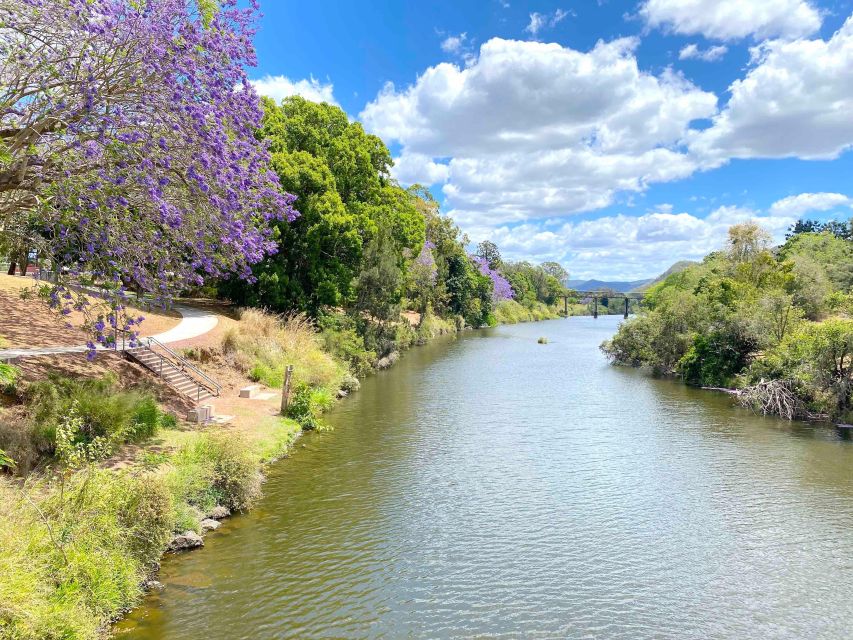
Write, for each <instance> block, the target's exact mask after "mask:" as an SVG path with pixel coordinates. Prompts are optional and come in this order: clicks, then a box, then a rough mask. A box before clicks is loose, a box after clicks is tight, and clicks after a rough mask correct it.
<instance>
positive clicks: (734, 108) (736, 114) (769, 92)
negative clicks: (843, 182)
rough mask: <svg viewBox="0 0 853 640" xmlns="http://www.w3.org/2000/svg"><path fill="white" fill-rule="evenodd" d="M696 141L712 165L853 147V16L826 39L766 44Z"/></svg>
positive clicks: (818, 155) (828, 154) (826, 154)
mask: <svg viewBox="0 0 853 640" xmlns="http://www.w3.org/2000/svg"><path fill="white" fill-rule="evenodd" d="M752 54H753V62H752V68H751V69H750V70H749V72H748V73H747V74H746V76H745V77H744V78H743V79H740V80H736V81H735V82H733V83H732V84H731V86H730V87H729V91H730V92H731V98H730V99H729V102H728V104H727V105H726V107H725V109H723V111H722V112H721V113H720V114H719V115H718V116H716V117H715V118H714V123H713V126H712V127H711V128H710V129H707V130H705V131H703V132H701V133H699V134H696V136H695V140H694V141H693V142H692V143H691V151H692V152H694V154H696V155H697V156H700V157H702V158H703V161H704V162H705V163H706V164H707V165H708V166H714V165H715V164H721V163H722V162H725V161H726V160H727V159H729V158H732V157H735V158H759V157H760V158H782V157H798V158H805V159H825V158H834V157H837V156H838V155H839V154H841V153H842V152H843V151H844V150H845V149H848V148H850V147H851V146H853V117H851V114H853V17H850V18H848V19H847V21H846V22H845V23H844V25H843V26H842V27H841V28H840V29H839V30H838V31H837V32H836V33H835V34H834V35H833V36H832V37H831V38H830V39H829V40H827V41H824V40H821V39H815V40H797V41H794V42H783V41H772V42H766V43H764V44H762V45H760V46H757V47H755V48H753V49H752Z"/></svg>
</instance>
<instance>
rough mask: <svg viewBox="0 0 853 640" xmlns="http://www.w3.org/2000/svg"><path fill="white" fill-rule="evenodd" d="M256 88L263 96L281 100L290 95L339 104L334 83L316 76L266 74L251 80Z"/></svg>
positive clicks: (277, 100)
mask: <svg viewBox="0 0 853 640" xmlns="http://www.w3.org/2000/svg"><path fill="white" fill-rule="evenodd" d="M251 83H252V85H254V87H255V90H256V91H257V92H258V93H259V94H261V95H262V96H268V97H270V98H272V99H273V100H275V101H276V102H280V101H281V100H283V99H284V98H287V97H288V96H302V97H303V98H305V99H306V100H311V101H313V102H328V103H329V104H333V105H337V104H338V102H337V101H336V100H335V97H334V93H333V91H334V86H333V85H332V83H331V82H330V83H328V84H323V83H322V82H320V81H319V80H317V79H316V78H313V77H312V78H309V79H307V80H305V79H303V80H291V79H290V78H288V77H286V76H271V75H265V76H264V77H262V78H261V79H260V80H251Z"/></svg>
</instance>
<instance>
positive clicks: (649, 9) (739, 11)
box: [640, 0, 821, 40]
mask: <svg viewBox="0 0 853 640" xmlns="http://www.w3.org/2000/svg"><path fill="white" fill-rule="evenodd" d="M640 16H642V18H643V19H644V20H645V21H646V23H647V24H648V25H649V26H650V27H660V28H665V29H669V30H672V31H674V32H675V33H680V34H682V35H699V34H701V35H703V36H705V37H706V38H713V39H716V40H736V39H741V38H746V37H748V36H752V37H753V38H755V39H756V40H764V39H769V38H785V39H794V38H799V37H803V36H808V35H811V34H813V33H815V32H816V31H818V29H820V25H821V15H820V12H819V11H818V10H817V9H816V8H815V7H814V6H813V4H812V3H811V2H808V1H806V0H714V1H713V2H708V1H707V0H646V2H644V3H643V4H642V5H641V7H640Z"/></svg>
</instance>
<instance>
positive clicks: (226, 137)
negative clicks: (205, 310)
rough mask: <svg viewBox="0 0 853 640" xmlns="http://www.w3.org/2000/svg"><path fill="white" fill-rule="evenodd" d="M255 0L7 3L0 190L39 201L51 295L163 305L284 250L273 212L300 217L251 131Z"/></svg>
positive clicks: (18, 203)
mask: <svg viewBox="0 0 853 640" xmlns="http://www.w3.org/2000/svg"><path fill="white" fill-rule="evenodd" d="M245 4H246V3H244V2H239V1H238V0H219V1H218V3H216V5H213V4H211V3H209V2H201V1H199V0H145V1H144V2H135V1H132V0H0V24H2V28H0V52H2V54H3V55H2V58H0V60H2V61H0V78H2V82H0V84H2V87H0V94H2V102H3V104H4V105H7V106H9V108H8V109H5V110H4V111H3V112H2V113H0V129H2V130H3V131H4V132H6V138H5V140H4V142H5V143H6V148H8V150H9V153H10V154H11V161H9V162H4V163H3V164H0V195H2V196H4V198H0V202H2V203H4V205H5V206H9V203H11V206H12V208H11V209H10V211H12V212H15V211H24V210H30V211H34V212H35V217H34V220H35V224H34V225H33V227H34V228H35V229H36V233H35V234H33V238H32V242H33V248H37V249H39V251H40V252H41V253H42V254H43V255H47V256H49V257H50V261H51V262H52V267H53V270H54V271H55V272H57V273H58V274H59V283H58V285H57V288H56V291H54V294H53V296H52V297H51V300H52V302H53V303H54V306H55V307H57V308H64V309H70V308H75V309H78V310H81V311H84V312H85V311H86V309H87V307H88V306H89V305H90V304H91V303H90V302H88V301H86V300H85V299H83V296H82V295H80V293H79V292H80V291H81V290H80V288H79V287H77V286H72V283H73V284H74V285H80V284H82V285H87V286H90V287H95V288H97V290H99V291H100V292H101V294H100V295H101V298H102V299H103V300H104V301H105V303H106V305H107V306H108V307H109V308H110V309H109V312H110V313H117V312H118V311H121V310H122V309H123V306H124V302H125V299H126V292H125V290H126V288H131V289H132V290H137V291H142V292H147V293H148V294H150V295H152V296H153V297H154V298H155V299H159V300H164V301H165V300H167V299H168V298H169V297H170V296H171V295H173V294H174V293H175V292H179V291H181V290H183V289H186V288H187V287H190V286H194V285H199V284H201V283H202V282H203V281H204V280H205V279H206V278H211V277H213V278H215V277H222V276H226V275H231V274H236V275H238V276H242V277H245V278H249V277H251V265H252V264H253V263H255V262H257V261H259V260H260V259H261V258H263V256H264V255H266V254H268V253H271V252H273V251H274V250H275V243H274V242H273V241H272V238H271V235H270V234H271V229H270V224H269V222H270V221H272V220H280V219H287V220H293V219H294V218H295V217H296V216H297V215H298V213H297V212H296V211H295V210H294V208H293V206H292V205H293V201H294V198H293V196H290V195H288V194H285V193H283V192H282V191H281V188H280V185H279V182H278V178H277V176H276V175H275V173H273V172H272V171H271V169H270V165H269V162H270V157H269V153H268V151H267V148H266V146H265V144H264V143H263V142H261V141H259V140H258V139H257V138H256V136H255V132H256V131H257V129H258V128H259V126H260V123H261V118H262V110H261V107H260V103H259V99H258V96H257V95H256V93H255V91H254V90H253V88H252V86H251V84H250V83H249V81H248V79H247V76H246V72H245V68H246V67H248V66H254V65H255V64H256V59H255V52H254V48H253V45H252V38H253V36H254V30H253V29H254V27H253V25H254V22H255V19H256V15H257V9H258V6H257V2H256V0H251V2H250V3H249V4H250V6H249V7H246V8H244V7H241V6H240V5H245ZM214 6H216V8H215V9H212V8H211V9H206V7H214ZM0 206H3V205H0ZM4 213H7V212H4V211H0V219H2V218H3V215H4ZM120 324H121V325H122V326H124V327H126V328H127V327H129V325H128V323H127V322H125V321H122V322H121V323H120ZM95 333H96V334H99V337H102V336H103V332H102V331H97V330H96V331H95ZM103 341H104V340H103V339H102V340H101V342H103Z"/></svg>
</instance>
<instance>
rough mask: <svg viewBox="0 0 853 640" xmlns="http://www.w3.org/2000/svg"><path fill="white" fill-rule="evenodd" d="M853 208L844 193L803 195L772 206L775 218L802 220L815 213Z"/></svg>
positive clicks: (789, 197) (771, 210)
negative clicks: (784, 217) (783, 217)
mask: <svg viewBox="0 0 853 640" xmlns="http://www.w3.org/2000/svg"><path fill="white" fill-rule="evenodd" d="M851 206H853V200H851V199H850V198H849V197H848V196H845V195H844V194H842V193H801V194H799V195H796V196H788V197H787V198H782V199H781V200H777V201H776V202H774V203H773V204H772V205H771V206H770V213H771V214H772V215H774V216H786V217H794V218H801V217H803V216H805V215H807V214H809V213H812V212H815V211H831V210H832V209H838V208H840V207H851Z"/></svg>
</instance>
